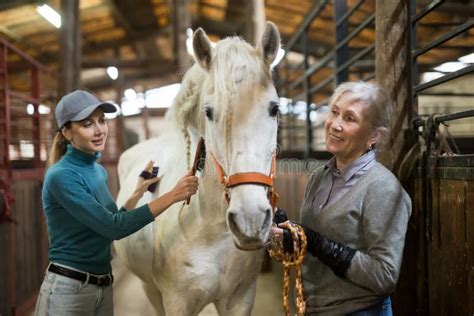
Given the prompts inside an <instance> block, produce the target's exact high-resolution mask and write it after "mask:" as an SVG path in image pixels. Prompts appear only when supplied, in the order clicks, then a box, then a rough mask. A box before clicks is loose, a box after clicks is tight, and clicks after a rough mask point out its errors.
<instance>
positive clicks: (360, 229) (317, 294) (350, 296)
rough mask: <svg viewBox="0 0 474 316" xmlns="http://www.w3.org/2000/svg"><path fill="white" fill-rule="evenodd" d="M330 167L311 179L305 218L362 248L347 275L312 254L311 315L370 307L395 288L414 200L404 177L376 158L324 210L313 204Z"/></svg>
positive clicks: (306, 270)
mask: <svg viewBox="0 0 474 316" xmlns="http://www.w3.org/2000/svg"><path fill="white" fill-rule="evenodd" d="M324 172H325V170H324V166H322V167H320V168H318V169H317V170H316V172H315V173H313V174H312V175H311V177H310V178H309V180H308V184H307V187H306V192H305V198H304V204H303V208H302V210H301V223H302V224H303V225H305V226H307V227H309V228H311V229H313V230H314V231H317V232H319V233H321V234H323V235H325V236H327V237H329V238H331V239H332V240H334V241H337V242H340V243H342V244H344V245H346V246H349V247H351V248H354V249H357V250H358V251H357V252H356V254H355V255H354V257H353V258H352V261H351V264H350V267H349V269H348V270H347V272H346V279H341V278H339V277H337V276H336V275H334V273H333V272H332V270H331V269H330V268H329V267H327V266H326V265H324V264H323V263H322V262H320V261H319V260H318V259H317V258H316V257H313V256H312V255H311V254H307V255H306V258H305V260H304V263H303V279H304V292H305V299H306V304H307V308H306V311H307V314H309V315H311V314H318V315H344V314H347V313H350V312H354V311H356V310H359V309H363V308H366V307H369V306H371V305H373V304H375V303H377V302H378V301H379V300H381V299H382V298H384V297H386V296H388V295H390V293H392V292H393V290H394V288H395V285H396V282H397V279H398V275H399V272H400V265H401V262H402V254H403V246H404V243H405V233H406V229H407V223H408V219H409V217H410V214H411V200H410V197H409V196H408V194H407V193H406V192H405V190H403V188H402V186H401V184H400V183H399V181H398V179H397V178H396V177H395V176H394V175H393V174H392V173H391V172H390V171H389V170H388V169H386V168H385V167H384V166H383V165H382V164H380V163H378V162H376V163H375V165H374V166H373V167H372V168H370V169H369V170H367V172H365V174H364V175H363V176H362V177H361V178H360V179H359V180H358V181H357V183H356V184H355V185H354V186H353V187H352V188H350V190H349V191H348V192H347V193H346V194H345V195H344V196H342V197H341V198H340V199H339V200H338V201H336V202H334V203H332V204H331V205H329V206H328V207H326V208H323V209H322V210H318V209H313V206H312V203H311V202H312V196H313V195H314V194H315V192H316V190H317V189H318V186H319V184H320V181H321V178H322V175H323V173H324Z"/></svg>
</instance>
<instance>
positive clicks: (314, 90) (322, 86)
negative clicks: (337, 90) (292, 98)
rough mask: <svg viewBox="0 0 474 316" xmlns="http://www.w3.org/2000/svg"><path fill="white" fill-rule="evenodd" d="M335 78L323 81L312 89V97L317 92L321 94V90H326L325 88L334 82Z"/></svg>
mask: <svg viewBox="0 0 474 316" xmlns="http://www.w3.org/2000/svg"><path fill="white" fill-rule="evenodd" d="M333 79H334V78H332V77H327V78H326V79H324V80H323V81H321V82H320V83H319V84H317V85H316V86H314V87H312V88H311V89H310V90H309V92H310V93H311V95H313V94H315V93H316V92H319V90H321V89H322V88H324V87H325V86H327V85H328V83H330V82H331V81H333Z"/></svg>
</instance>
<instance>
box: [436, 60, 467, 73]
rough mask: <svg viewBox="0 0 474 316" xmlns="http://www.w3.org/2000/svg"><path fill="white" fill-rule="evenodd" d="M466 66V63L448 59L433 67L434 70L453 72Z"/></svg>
mask: <svg viewBox="0 0 474 316" xmlns="http://www.w3.org/2000/svg"><path fill="white" fill-rule="evenodd" d="M466 66H467V65H466V64H464V63H460V62H458V61H449V62H447V63H444V64H441V65H439V66H438V67H435V68H434V70H436V71H441V72H454V71H458V70H459V69H462V68H464V67H466Z"/></svg>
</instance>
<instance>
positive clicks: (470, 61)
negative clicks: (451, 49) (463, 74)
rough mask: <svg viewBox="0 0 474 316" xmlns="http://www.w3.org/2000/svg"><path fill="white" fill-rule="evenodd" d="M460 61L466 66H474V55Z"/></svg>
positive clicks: (464, 57) (471, 54)
mask: <svg viewBox="0 0 474 316" xmlns="http://www.w3.org/2000/svg"><path fill="white" fill-rule="evenodd" d="M458 60H459V61H460V62H462V63H465V64H474V53H470V54H469V55H466V56H462V57H461V58H459V59H458Z"/></svg>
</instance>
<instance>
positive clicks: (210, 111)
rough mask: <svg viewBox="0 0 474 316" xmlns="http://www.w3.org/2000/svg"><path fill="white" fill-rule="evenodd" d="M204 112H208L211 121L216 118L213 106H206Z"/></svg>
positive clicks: (207, 115)
mask: <svg viewBox="0 0 474 316" xmlns="http://www.w3.org/2000/svg"><path fill="white" fill-rule="evenodd" d="M204 113H205V114H206V117H207V118H208V119H209V121H212V120H213V119H214V111H213V110H212V108H211V107H208V106H206V107H205V108H204Z"/></svg>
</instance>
